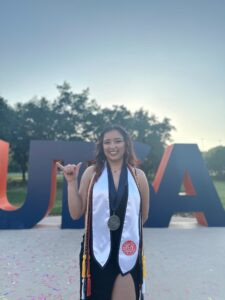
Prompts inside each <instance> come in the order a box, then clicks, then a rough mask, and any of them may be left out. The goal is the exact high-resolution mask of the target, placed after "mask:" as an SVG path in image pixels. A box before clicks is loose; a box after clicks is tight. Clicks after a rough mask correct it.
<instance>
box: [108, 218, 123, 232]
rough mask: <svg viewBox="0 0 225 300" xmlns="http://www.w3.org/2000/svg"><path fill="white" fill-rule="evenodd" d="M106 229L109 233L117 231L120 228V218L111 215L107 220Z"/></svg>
mask: <svg viewBox="0 0 225 300" xmlns="http://www.w3.org/2000/svg"><path fill="white" fill-rule="evenodd" d="M108 227H109V229H110V230H111V231H114V230H117V229H118V228H119V227H120V218H119V217H118V216H117V215H112V216H111V217H110V218H109V220H108Z"/></svg>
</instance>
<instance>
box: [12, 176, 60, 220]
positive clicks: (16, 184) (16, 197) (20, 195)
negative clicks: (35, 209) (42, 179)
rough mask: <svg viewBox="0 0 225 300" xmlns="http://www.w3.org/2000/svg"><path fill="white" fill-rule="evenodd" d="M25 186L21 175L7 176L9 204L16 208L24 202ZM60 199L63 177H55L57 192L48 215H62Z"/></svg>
mask: <svg viewBox="0 0 225 300" xmlns="http://www.w3.org/2000/svg"><path fill="white" fill-rule="evenodd" d="M26 193H27V186H26V184H23V183H22V182H21V175H20V174H18V173H10V174H9V176H8V187H7V196H8V199H9V202H10V203H11V204H13V205H16V206H18V207H20V206H22V205H23V203H24V202H25V198H26ZM62 197H63V177H62V175H57V190H56V199H55V203H54V207H53V209H52V210H51V212H50V215H61V213H62Z"/></svg>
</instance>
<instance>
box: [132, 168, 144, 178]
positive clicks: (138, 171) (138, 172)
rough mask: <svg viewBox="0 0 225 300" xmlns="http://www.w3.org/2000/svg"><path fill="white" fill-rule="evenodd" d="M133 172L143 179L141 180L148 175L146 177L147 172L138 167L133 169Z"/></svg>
mask: <svg viewBox="0 0 225 300" xmlns="http://www.w3.org/2000/svg"><path fill="white" fill-rule="evenodd" d="M132 171H133V172H134V174H135V175H137V176H139V177H141V178H145V177H146V175H145V172H144V171H143V170H142V169H140V168H137V167H132Z"/></svg>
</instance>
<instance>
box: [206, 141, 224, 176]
mask: <svg viewBox="0 0 225 300" xmlns="http://www.w3.org/2000/svg"><path fill="white" fill-rule="evenodd" d="M204 158H205V161H206V165H207V167H208V169H209V171H210V173H211V174H212V175H214V176H216V177H217V178H218V179H225V147H224V146H217V147H215V148H212V149H210V150H209V151H207V152H205V153H204Z"/></svg>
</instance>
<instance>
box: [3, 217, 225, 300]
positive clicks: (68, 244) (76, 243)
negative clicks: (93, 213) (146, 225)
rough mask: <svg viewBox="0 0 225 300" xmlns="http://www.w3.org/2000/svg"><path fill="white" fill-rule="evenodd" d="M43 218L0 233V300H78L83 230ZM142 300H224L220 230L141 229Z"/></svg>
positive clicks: (183, 225) (182, 221)
mask: <svg viewBox="0 0 225 300" xmlns="http://www.w3.org/2000/svg"><path fill="white" fill-rule="evenodd" d="M60 222H61V219H60V217H48V218H45V219H44V220H43V221H42V222H40V223H39V224H38V225H37V226H36V227H35V228H33V229H30V230H0V300H78V298H79V288H78V286H79V266H78V254H79V250H80V241H81V236H82V233H83V230H76V229H63V230H62V229H60ZM144 243H145V254H146V257H147V272H148V276H147V280H146V296H145V300H225V228H205V227H201V226H197V224H196V221H195V219H192V218H181V217H174V218H173V219H172V221H171V224H170V227H169V228H163V229H158V228H157V229H156V228H154V229H153V228H151V229H145V230H144Z"/></svg>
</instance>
